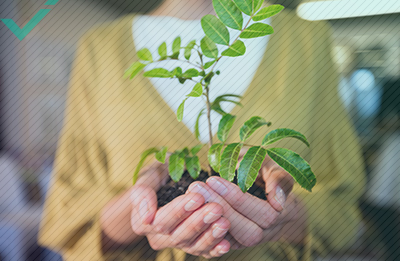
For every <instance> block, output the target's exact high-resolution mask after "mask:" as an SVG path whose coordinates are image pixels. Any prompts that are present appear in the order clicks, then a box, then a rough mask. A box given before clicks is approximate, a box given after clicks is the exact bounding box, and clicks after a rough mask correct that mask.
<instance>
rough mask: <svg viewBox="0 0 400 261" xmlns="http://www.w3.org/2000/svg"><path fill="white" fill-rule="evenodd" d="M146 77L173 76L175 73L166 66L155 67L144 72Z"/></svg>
mask: <svg viewBox="0 0 400 261" xmlns="http://www.w3.org/2000/svg"><path fill="white" fill-rule="evenodd" d="M143 75H144V76H145V77H156V78H171V77H174V74H173V73H171V72H170V71H168V70H167V69H164V68H155V69H153V70H150V71H148V72H145V73H144V74H143Z"/></svg>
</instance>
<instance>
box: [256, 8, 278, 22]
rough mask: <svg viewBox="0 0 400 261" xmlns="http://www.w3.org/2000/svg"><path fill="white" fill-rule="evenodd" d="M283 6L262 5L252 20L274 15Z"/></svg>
mask: <svg viewBox="0 0 400 261" xmlns="http://www.w3.org/2000/svg"><path fill="white" fill-rule="evenodd" d="M283 8H284V7H283V6H281V5H270V6H268V7H264V8H263V9H261V10H260V11H259V12H258V13H257V14H256V15H255V16H254V17H253V21H256V22H258V21H261V20H264V19H267V18H268V17H271V16H274V15H276V14H278V13H279V12H280V11H282V10H283Z"/></svg>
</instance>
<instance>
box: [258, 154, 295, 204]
mask: <svg viewBox="0 0 400 261" xmlns="http://www.w3.org/2000/svg"><path fill="white" fill-rule="evenodd" d="M261 176H262V177H263V180H264V182H265V192H266V193H268V196H267V199H268V202H269V203H270V204H271V206H272V207H273V208H274V209H275V210H276V211H279V212H281V211H282V210H283V209H284V208H285V205H286V200H287V197H288V195H289V194H290V192H291V191H292V189H293V185H294V180H293V178H292V176H291V175H290V174H289V173H288V172H287V171H285V170H284V169H283V168H281V167H280V166H278V165H277V164H276V163H275V162H273V161H272V160H266V161H265V164H263V166H262V167H261Z"/></svg>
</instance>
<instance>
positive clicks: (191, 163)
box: [185, 156, 201, 179]
mask: <svg viewBox="0 0 400 261" xmlns="http://www.w3.org/2000/svg"><path fill="white" fill-rule="evenodd" d="M185 163H186V169H187V171H188V172H189V175H190V176H191V177H192V178H193V179H197V178H198V177H199V175H200V170H201V166H200V161H199V157H197V156H194V157H185Z"/></svg>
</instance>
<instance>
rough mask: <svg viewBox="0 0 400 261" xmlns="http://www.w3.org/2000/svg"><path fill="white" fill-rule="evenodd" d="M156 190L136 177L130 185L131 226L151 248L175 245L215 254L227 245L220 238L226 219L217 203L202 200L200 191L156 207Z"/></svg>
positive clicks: (192, 251)
mask: <svg viewBox="0 0 400 261" xmlns="http://www.w3.org/2000/svg"><path fill="white" fill-rule="evenodd" d="M155 191H156V190H155V189H154V188H153V187H152V186H151V185H149V183H148V182H143V179H141V178H140V179H139V180H138V182H137V184H136V185H135V186H134V188H133V189H132V193H131V201H132V206H133V207H132V212H131V226H132V229H133V231H134V232H135V233H136V234H138V235H143V236H146V237H147V239H148V241H149V244H150V246H151V247H152V248H153V249H155V250H161V249H164V248H178V249H182V250H183V251H185V252H187V253H189V254H192V255H196V256H203V257H205V258H211V257H218V256H221V255H223V254H224V253H227V252H228V251H229V249H230V244H229V242H228V241H227V240H226V239H224V236H225V235H226V234H227V231H228V230H229V228H230V222H229V221H228V219H227V218H226V217H223V215H224V209H223V207H222V206H221V205H219V204H218V203H215V202H212V203H207V204H205V199H204V197H203V196H202V195H201V194H198V193H188V194H185V195H182V196H180V197H177V198H175V199H174V200H173V201H171V202H170V203H168V204H167V205H165V206H164V207H162V208H160V209H157V196H156V192H155Z"/></svg>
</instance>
